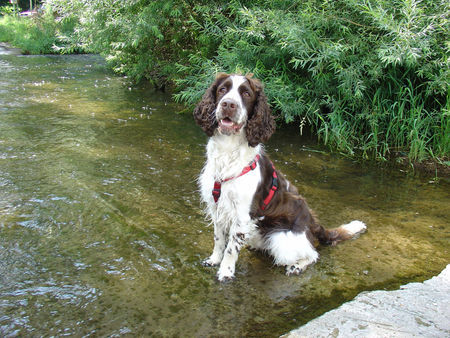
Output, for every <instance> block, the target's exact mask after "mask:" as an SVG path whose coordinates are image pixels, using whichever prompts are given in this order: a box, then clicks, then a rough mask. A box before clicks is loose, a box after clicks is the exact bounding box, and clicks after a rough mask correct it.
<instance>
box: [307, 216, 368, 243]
mask: <svg viewBox="0 0 450 338" xmlns="http://www.w3.org/2000/svg"><path fill="white" fill-rule="evenodd" d="M366 229H367V226H366V225H365V224H364V223H363V222H361V221H351V222H350V223H348V224H343V225H341V226H340V227H338V228H334V229H325V228H324V227H322V226H319V227H317V228H316V231H317V232H316V234H315V235H316V237H317V238H318V239H319V242H320V243H322V244H329V245H336V244H337V243H339V242H342V241H345V240H347V239H350V238H353V237H356V236H357V235H359V234H361V233H363V232H364V231H366Z"/></svg>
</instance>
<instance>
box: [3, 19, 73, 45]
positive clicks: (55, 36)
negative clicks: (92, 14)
mask: <svg viewBox="0 0 450 338" xmlns="http://www.w3.org/2000/svg"><path fill="white" fill-rule="evenodd" d="M73 30H74V23H73V22H72V23H71V22H69V21H68V20H65V21H61V20H59V21H58V20H55V19H54V17H53V15H52V14H51V13H49V12H46V13H42V14H40V15H38V16H33V17H19V16H16V15H11V14H7V15H4V16H3V17H0V41H2V42H9V43H11V44H12V45H14V46H16V47H18V48H20V49H21V50H22V52H23V53H24V54H52V53H58V52H61V51H68V50H69V48H70V51H71V52H80V51H81V50H79V49H74V48H72V45H71V46H70V47H69V46H65V45H64V41H63V40H64V36H65V35H67V34H72V32H73Z"/></svg>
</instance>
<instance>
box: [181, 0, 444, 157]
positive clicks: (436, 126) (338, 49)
mask: <svg viewBox="0 0 450 338" xmlns="http://www.w3.org/2000/svg"><path fill="white" fill-rule="evenodd" d="M449 13H450V11H449V3H448V2H447V1H422V2H420V1H414V0H397V1H369V0H350V1H346V2H338V1H334V2H329V1H290V2H284V1H283V2H281V1H280V2H276V1H272V2H269V3H267V4H266V3H264V4H263V3H262V2H252V4H250V3H249V4H247V7H245V6H241V4H240V3H236V2H231V3H230V4H229V5H228V7H227V8H224V10H223V12H222V14H223V16H224V17H225V18H233V20H232V22H231V23H229V24H227V25H226V26H225V27H224V25H223V22H226V20H225V18H224V19H222V20H216V21H215V20H209V19H208V17H206V16H205V17H206V18H205V19H203V20H202V21H196V22H195V23H196V25H197V27H198V30H199V32H200V33H201V34H204V35H206V36H210V37H214V38H215V42H216V43H217V41H219V43H218V47H217V50H216V53H215V54H212V55H211V54H209V55H208V54H202V53H201V52H197V53H192V54H191V56H190V59H189V60H188V62H185V63H184V64H180V66H179V71H180V72H181V73H182V74H186V75H185V76H182V77H181V78H180V79H179V80H178V81H177V83H178V85H179V88H180V89H181V92H180V93H179V94H177V95H176V97H177V98H178V99H179V100H183V101H186V102H189V103H194V102H196V101H197V100H198V99H199V96H200V93H201V92H202V90H201V89H202V88H204V87H205V86H206V82H207V81H206V79H204V78H199V77H198V74H211V73H212V72H215V71H216V70H224V71H229V72H235V71H237V72H252V73H254V74H255V75H256V76H257V77H259V78H262V79H263V80H264V82H265V84H266V91H267V94H268V97H269V98H270V100H271V103H272V106H273V108H274V109H275V111H277V112H278V113H279V114H280V118H282V119H283V120H285V121H286V122H291V121H294V120H296V121H298V122H297V123H299V124H300V128H303V127H304V125H305V123H307V124H309V126H311V127H312V128H313V129H314V130H315V131H316V132H317V134H318V135H319V137H320V138H321V139H322V140H323V141H324V142H325V143H326V144H328V145H330V146H331V147H332V148H335V149H338V150H339V151H341V152H344V153H347V154H354V153H358V155H361V156H363V157H365V158H373V157H377V158H380V159H385V158H387V157H388V156H389V155H390V154H397V153H398V152H400V151H407V152H408V153H409V157H410V159H411V160H422V159H424V158H426V157H428V156H433V157H439V156H440V157H445V156H448V155H449V150H450V148H449V139H450V129H449V127H450V126H449V124H450V122H449V110H448V92H449V88H448V80H449V64H448V47H449V43H448V41H449V39H448V28H449V27H448V14H449ZM212 22H219V24H215V25H214V24H211V23H212ZM198 81H201V84H200V83H199V82H198Z"/></svg>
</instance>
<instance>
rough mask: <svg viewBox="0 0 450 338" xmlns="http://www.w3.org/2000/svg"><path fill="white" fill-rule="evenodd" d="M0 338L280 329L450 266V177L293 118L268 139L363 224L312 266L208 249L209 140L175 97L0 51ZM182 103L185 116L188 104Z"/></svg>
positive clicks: (82, 63)
mask: <svg viewBox="0 0 450 338" xmlns="http://www.w3.org/2000/svg"><path fill="white" fill-rule="evenodd" d="M0 74H1V75H0V335H1V336H7V337H15V336H62V335H75V336H122V335H133V336H149V335H153V336H185V337H189V336H224V337H225V336H226V337H232V336H233V337H234V336H258V337H264V336H277V335H280V334H282V333H285V332H287V331H289V330H291V329H293V328H295V327H298V326H300V325H301V324H304V323H306V322H308V321H309V320H311V319H313V318H315V317H317V316H319V315H320V314H322V313H324V312H326V311H328V310H330V309H333V308H335V307H337V306H339V305H341V304H342V303H343V302H345V301H348V300H350V299H352V298H354V297H355V296H356V295H357V294H358V293H360V292H362V291H366V290H374V289H395V288H397V287H398V286H399V285H401V284H405V283H408V282H413V281H423V280H425V279H428V278H430V277H432V276H433V275H435V274H437V273H439V272H440V271H441V270H442V269H443V268H444V267H445V266H446V265H447V264H448V263H449V261H450V254H449V247H450V246H449V244H450V238H449V237H450V236H449V230H450V226H449V216H450V203H449V202H450V182H449V180H448V179H442V178H441V179H440V178H438V177H432V176H431V177H428V176H419V175H414V174H413V173H406V172H403V171H400V170H398V169H389V168H386V167H379V166H375V165H372V164H369V163H363V164H361V163H358V162H355V161H352V160H349V159H346V158H343V157H341V156H339V155H337V154H330V153H329V152H327V151H326V150H325V149H323V148H322V147H321V146H319V145H318V144H317V142H316V141H315V140H314V138H311V137H301V136H300V135H299V130H298V128H297V127H295V126H289V127H281V128H279V130H278V131H277V132H276V134H275V135H274V136H273V137H272V139H271V140H270V141H269V142H268V144H267V147H266V149H267V151H268V153H269V154H270V156H271V158H272V160H273V161H274V164H275V166H276V167H277V168H279V169H280V170H281V171H283V173H284V174H285V175H286V176H287V177H288V179H289V180H290V181H291V182H292V183H295V184H296V185H297V187H298V188H299V190H300V191H301V193H302V194H303V195H304V196H305V197H306V199H307V200H308V203H309V205H310V206H311V207H312V208H313V209H314V210H315V212H316V214H317V215H318V217H319V219H320V220H321V222H322V224H324V225H325V226H327V227H335V226H338V225H340V224H342V223H347V222H349V221H351V220H353V219H359V220H362V221H364V222H365V223H366V224H367V226H368V231H367V233H365V234H363V235H362V236H361V237H360V238H358V239H356V240H352V241H347V242H345V243H342V244H339V245H338V246H336V247H325V246H323V247H320V248H319V253H320V256H321V258H320V260H319V261H318V262H317V263H316V264H315V265H314V266H311V267H309V268H308V269H307V271H306V272H304V273H303V274H302V275H300V276H291V277H288V276H285V275H284V269H283V268H280V267H275V266H273V264H272V261H271V260H270V258H269V257H266V256H265V255H263V254H261V253H257V252H252V251H249V250H247V249H244V250H243V251H242V252H241V254H240V256H239V261H238V263H237V266H236V279H235V280H234V281H233V282H231V283H225V284H222V283H219V282H217V280H216V278H215V273H216V269H215V268H206V267H203V266H202V265H201V261H202V259H204V258H205V257H207V256H208V255H209V254H210V253H211V250H212V245H213V228H212V226H210V225H209V224H208V223H207V222H206V220H205V219H204V216H203V213H202V209H201V205H200V200H199V194H198V188H197V183H196V179H197V176H198V174H199V172H200V170H201V168H202V165H203V162H204V150H205V144H206V137H205V135H204V134H203V133H202V131H201V130H200V129H199V128H198V127H197V126H196V125H195V123H194V122H193V119H192V117H191V113H190V112H189V111H188V112H186V107H185V106H182V105H180V104H177V103H175V102H174V101H173V100H172V98H171V96H170V95H169V94H166V93H161V92H155V91H154V90H153V89H152V88H150V87H147V86H145V85H140V86H133V85H131V84H130V83H129V81H128V80H127V79H126V78H122V77H118V76H116V75H114V74H113V73H111V72H110V71H109V70H108V68H107V67H106V65H105V63H104V61H103V60H102V59H101V58H100V57H98V56H91V55H78V56H77V55H73V56H20V55H0ZM182 112H184V113H182Z"/></svg>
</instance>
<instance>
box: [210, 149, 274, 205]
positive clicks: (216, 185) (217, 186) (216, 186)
mask: <svg viewBox="0 0 450 338" xmlns="http://www.w3.org/2000/svg"><path fill="white" fill-rule="evenodd" d="M260 158H261V156H260V155H259V154H258V155H256V156H255V159H254V160H253V161H252V162H251V163H250V164H249V165H248V166H246V167H244V169H242V171H241V173H240V174H239V175H237V176H232V177H228V178H226V179H224V180H221V181H215V182H214V188H213V190H212V195H213V198H214V202H216V203H217V201H218V200H219V197H220V194H221V189H222V183H224V182H227V181H231V180H233V179H235V178H238V177H241V176H242V175H245V174H247V173H248V172H250V171H252V170H254V169H255V168H256V166H257V165H258V161H259V159H260ZM270 164H271V165H272V169H273V172H272V187H271V188H270V191H269V194H268V195H267V196H266V198H265V199H264V201H263V204H262V205H261V209H262V210H265V209H266V208H267V206H268V205H269V203H270V201H271V200H272V198H273V196H274V195H275V191H277V189H278V176H277V172H276V171H275V166H274V165H273V163H272V162H271V163H270Z"/></svg>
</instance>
